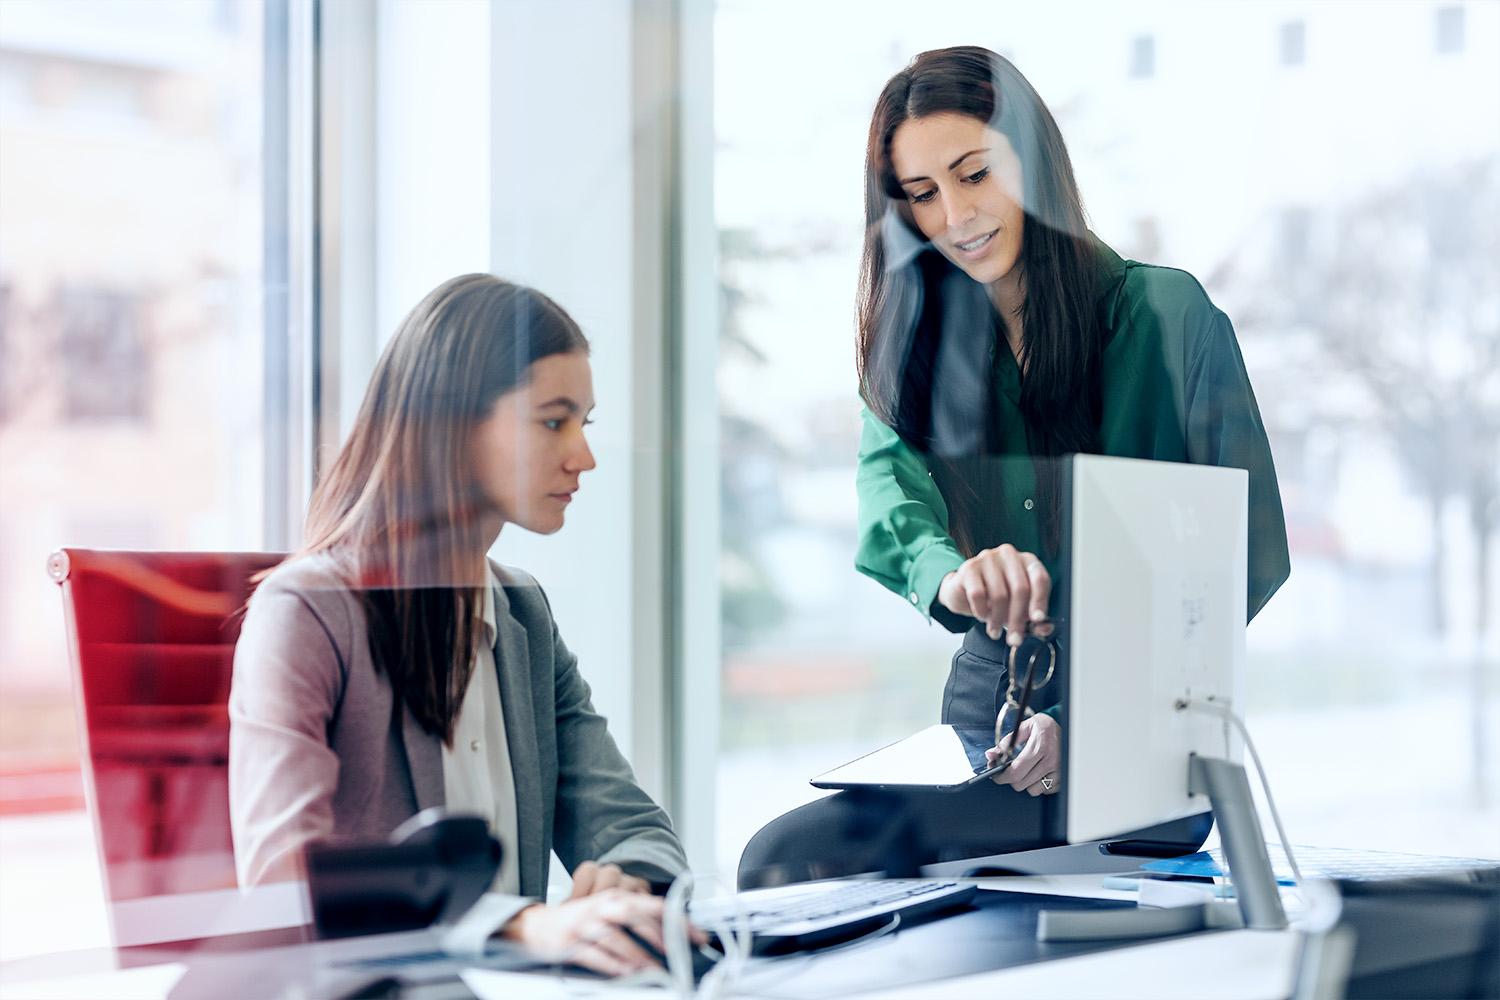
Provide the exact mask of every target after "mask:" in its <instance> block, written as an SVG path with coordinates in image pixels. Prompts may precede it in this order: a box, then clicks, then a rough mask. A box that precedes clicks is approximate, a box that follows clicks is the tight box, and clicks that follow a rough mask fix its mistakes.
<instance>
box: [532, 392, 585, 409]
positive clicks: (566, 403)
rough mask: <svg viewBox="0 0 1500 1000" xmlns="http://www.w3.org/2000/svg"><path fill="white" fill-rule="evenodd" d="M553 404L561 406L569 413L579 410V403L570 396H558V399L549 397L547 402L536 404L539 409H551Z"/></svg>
mask: <svg viewBox="0 0 1500 1000" xmlns="http://www.w3.org/2000/svg"><path fill="white" fill-rule="evenodd" d="M553 406H561V407H563V408H565V409H566V410H567V411H568V412H569V413H577V412H578V410H579V406H578V404H577V403H576V402H574V401H573V399H572V398H571V397H569V396H558V397H557V398H556V399H549V400H547V401H546V402H545V403H538V404H536V408H537V409H538V410H545V409H549V408H550V407H553Z"/></svg>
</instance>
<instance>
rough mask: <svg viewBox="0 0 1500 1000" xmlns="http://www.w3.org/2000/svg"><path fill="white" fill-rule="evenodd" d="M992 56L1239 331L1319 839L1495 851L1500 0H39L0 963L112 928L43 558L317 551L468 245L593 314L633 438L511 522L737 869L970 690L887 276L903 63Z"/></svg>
mask: <svg viewBox="0 0 1500 1000" xmlns="http://www.w3.org/2000/svg"><path fill="white" fill-rule="evenodd" d="M952 44H980V45H985V46H988V47H990V48H993V49H995V50H996V51H999V52H1001V53H1002V54H1004V55H1005V56H1007V57H1008V58H1010V59H1011V60H1012V61H1013V62H1015V64H1016V65H1017V66H1018V67H1019V68H1020V70H1021V71H1022V72H1023V73H1024V74H1026V76H1027V77H1028V78H1029V79H1030V80H1031V81H1032V83H1033V84H1034V85H1035V86H1036V88H1037V90H1038V91H1039V92H1040V93H1041V95H1042V97H1043V99H1044V100H1045V101H1046V102H1047V104H1048V106H1049V107H1050V108H1051V109H1052V111H1053V113H1054V114H1055V115H1056V117H1057V119H1058V121H1059V124H1060V126H1061V128H1062V130H1063V134H1064V137H1065V138H1066V140H1067V143H1068V146H1069V150H1070V152H1071V155H1072V158H1073V162H1074V166H1075V169H1076V171H1077V174H1078V180H1079V183H1080V186H1081V189H1082V192H1083V196H1084V200H1085V206H1086V208H1087V210H1088V213H1089V217H1090V220H1091V225H1092V227H1093V229H1094V231H1095V232H1096V233H1097V234H1098V235H1099V237H1100V238H1101V239H1103V240H1104V241H1105V242H1107V243H1109V244H1110V245H1112V246H1113V247H1114V248H1115V249H1116V250H1118V251H1119V252H1120V253H1121V254H1122V255H1124V256H1126V257H1131V258H1135V259H1137V260H1142V261H1147V262H1151V263H1159V264H1166V265H1170V266H1173V267H1179V268H1183V269H1186V270H1188V271H1190V272H1192V273H1193V274H1194V275H1195V276H1196V277H1197V278H1198V279H1199V280H1200V281H1201V282H1202V283H1203V284H1204V286H1205V287H1206V289H1207V290H1208V293H1209V295H1210V296H1211V297H1212V298H1213V299H1214V301H1215V302H1216V303H1217V304H1218V305H1219V307H1220V308H1222V309H1223V310H1225V311H1226V312H1227V313H1228V315H1229V316H1230V318H1231V319H1232V320H1233V321H1234V323H1235V328H1236V331H1237V333H1238V336H1239V339H1240V344H1241V347H1242V349H1243V351H1244V354H1245V358H1246V362H1247V365H1248V367H1249V370H1250V374H1251V379H1252V382H1253V385H1254V387H1255V391H1256V394H1257V397H1258V399H1259V402H1260V406H1261V410H1262V414H1263V416H1264V418H1265V421H1266V424H1267V426H1268V429H1269V432H1270V436H1271V443H1272V447H1273V451H1274V454H1275V458H1276V463H1277V470H1278V473H1279V476H1280V480H1281V488H1282V496H1283V502H1284V504H1285V507H1286V513H1287V521H1288V530H1289V535H1290V544H1291V551H1292V576H1291V579H1290V580H1289V582H1288V583H1287V584H1286V585H1285V586H1284V587H1283V588H1282V590H1281V591H1280V593H1278V594H1277V596H1276V597H1275V598H1274V599H1273V600H1272V601H1271V603H1270V605H1269V606H1268V607H1267V609H1266V610H1265V611H1264V612H1263V613H1262V614H1261V615H1260V616H1259V617H1258V618H1257V619H1256V621H1255V622H1254V623H1253V624H1252V626H1251V628H1250V633H1249V648H1250V679H1249V685H1248V697H1249V704H1248V705H1247V706H1246V711H1247V713H1248V717H1249V723H1250V727H1251V731H1252V733H1253V734H1254V735H1255V737H1256V740H1257V743H1258V745H1259V747H1260V748H1261V751H1262V753H1263V755H1264V757H1265V760H1266V765H1267V768H1268V771H1269V776H1270V779H1271V781H1272V782H1273V784H1274V787H1275V789H1276V791H1277V795H1278V804H1279V806H1280V808H1281V810H1282V813H1283V816H1284V818H1285V820H1286V823H1287V826H1288V832H1289V834H1290V836H1291V837H1292V838H1293V839H1294V840H1295V841H1297V842H1299V843H1308V844H1317V845H1328V846H1351V847H1366V848H1382V849H1388V850H1398V851H1411V852H1424V853H1443V854H1458V855H1480V856H1490V857H1496V856H1500V565H1497V564H1500V544H1497V543H1500V228H1497V226H1496V225H1495V220H1496V219H1497V218H1500V5H1496V4H1493V3H1485V2H1475V0H1471V2H1394V0H1393V2H1385V3H1380V4H1368V5H1355V4H1330V3H1319V2H1300V3H1299V2H1289V0H1279V2H1270V0H1266V2H1258V0H1257V2H1234V3H1212V2H1210V3H1202V2H1199V3H1150V2H1148V3H1137V4H1132V5H1129V6H1128V7H1120V6H1118V5H1112V4H1106V3H1097V4H1095V3H1078V2H1073V3H1054V4H1023V3H1000V4H987V5H975V4H969V3H964V4H960V3H946V2H929V3H927V4H924V5H921V6H920V8H913V7H912V6H911V5H910V4H896V3H886V2H858V3H856V2H824V3H819V4H800V3H794V2H780V0H721V2H719V3H709V2H706V0H680V2H676V3H673V2H667V0H661V2H654V0H653V2H641V3H636V4H631V3H628V2H626V0H569V2H563V3H542V2H540V0H537V2H535V3H526V2H518V3H517V2H512V3H506V2H500V0H495V2H493V3H491V2H490V0H368V2H366V0H321V2H319V0H136V2H131V0H116V2H102V0H4V2H3V3H0V887H3V897H0V959H7V958H13V957H17V956H19V955H25V954H34V953H38V952H42V951H49V950H59V949H61V948H64V947H81V946H85V945H88V944H96V943H98V944H102V943H103V942H104V938H105V923H104V917H103V902H102V890H101V888H100V879H99V875H98V869H97V862H96V860H95V852H94V844H93V837H94V834H93V832H92V830H91V828H90V826H89V823H88V821H87V819H86V817H85V813H84V811H83V810H84V800H83V792H82V788H83V785H82V781H81V778H80V757H79V743H78V733H77V730H76V724H75V720H74V709H73V702H72V698H73V695H72V690H71V686H70V685H71V682H70V674H69V667H68V658H67V651H66V647H65V644H64V632H63V623H62V615H61V607H60V602H59V600H58V595H57V593H56V587H54V586H53V584H52V583H51V582H50V581H49V580H48V579H47V577H46V575H45V572H44V566H45V560H46V556H47V554H48V553H49V552H50V551H51V550H52V549H54V548H57V547H59V546H61V545H65V544H66V545H78V546H94V547H122V548H154V549H224V550H228V549H267V550H278V549H286V548H289V547H292V546H293V545H295V542H296V537H297V531H298V526H299V520H300V512H301V510H302V509H303V507H304V505H305V502H306V497H307V491H308V489H309V488H310V483H311V482H312V481H313V478H314V477H315V475H316V473H317V469H318V467H319V463H320V462H322V461H325V460H326V457H327V453H328V450H329V448H330V447H332V446H334V445H336V443H337V442H338V440H339V439H340V437H341V435H342V433H343V431H344V430H345V429H347V426H348V420H349V417H350V415H351V413H352V410H353V408H354V407H355V406H356V405H357V403H358V398H359V394H360V392H361V390H362V386H363V384H364V381H365V379H366V377H367V376H368V373H369V370H370V366H371V364H373V360H374V358H375V356H376V355H377V353H378V351H379V349H380V347H381V345H382V344H383V343H384V340H385V338H386V337H387V336H389V334H390V332H391V331H392V330H393V329H394V327H395V324H396V322H397V321H398V320H399V318H400V316H401V315H402V314H403V313H404V312H405V310H406V309H408V308H409V307H410V306H411V305H412V304H414V303H415V302H416V300H417V299H418V298H419V297H420V296H421V294H422V293H423V292H425V291H426V290H427V288H429V287H430V286H431V285H433V284H435V283H436V282H437V281H439V280H442V279H443V278H445V277H448V276H450V275H452V274H455V273H459V272H461V271H469V270H491V271H494V272H496V273H499V274H502V275H505V276H507V277H513V278H517V279H519V280H523V281H528V282H530V283H533V284H535V285H537V286H538V287H540V288H542V290H544V291H547V292H548V293H549V294H552V295H554V296H555V297H557V298H558V300H559V301H560V302H562V304H563V305H564V306H565V307H567V308H568V309H569V310H570V311H572V312H573V313H574V315H575V316H576V317H577V318H578V319H579V320H580V322H581V323H582V325H583V326H584V328H585V330H586V331H587V332H588V333H589V335H590V337H591V338H592V339H593V341H594V344H595V351H594V364H595V378H596V387H597V390H598V392H597V394H598V397H599V400H600V412H599V418H600V422H599V425H598V427H597V428H596V437H595V441H596V445H597V447H596V452H597V453H598V454H599V457H600V470H599V471H598V472H597V473H595V474H591V479H590V480H588V481H586V485H587V486H589V487H590V488H589V489H585V490H584V491H583V492H582V493H581V494H580V498H579V503H578V504H577V505H576V509H575V511H574V512H573V513H571V514H570V526H569V530H568V531H567V532H564V533H562V534H561V535H559V536H556V537H555V538H548V539H536V538H522V537H519V536H518V537H511V536H505V537H503V538H502V541H501V543H500V545H499V549H498V551H497V555H498V556H499V557H500V558H502V559H504V560H505V561H508V562H514V563H517V564H519V565H522V566H525V567H526V568H527V569H528V570H530V571H531V572H533V573H534V574H535V575H536V576H537V577H538V578H539V579H540V580H541V581H542V583H543V584H544V585H545V586H547V587H548V590H549V594H551V595H552V597H553V602H554V605H555V606H556V607H557V613H558V618H559V621H560V624H561V627H562V630H563V633H564V635H566V636H568V637H569V641H570V644H571V645H572V646H573V647H574V649H575V651H577V652H578V653H579V655H580V658H581V663H582V667H583V670H584V672H585V674H586V675H587V676H588V677H589V679H590V681H591V682H592V683H593V684H594V688H595V692H596V701H597V703H598V704H599V706H600V707H601V708H602V709H603V710H604V711H605V712H606V713H607V714H608V715H609V716H610V718H611V725H612V728H613V729H614V730H615V732H616V734H617V737H618V738H619V739H620V741H621V744H622V746H623V747H624V748H625V749H626V751H627V753H628V754H629V755H630V756H631V758H632V761H633V762H634V763H635V765H636V767H637V770H638V772H639V773H640V774H641V777H642V780H643V782H644V783H645V784H646V785H647V787H648V788H649V789H651V790H652V791H653V792H654V793H655V794H658V795H660V796H661V797H662V798H664V799H665V800H666V801H667V802H668V804H669V806H670V807H671V809H672V811H673V813H674V816H675V817H676V819H677V822H678V825H679V827H680V828H681V829H682V831H683V833H684V836H685V838H686V839H687V842H688V846H689V851H690V855H691V857H692V860H693V862H694V864H695V866H697V867H698V868H700V869H702V870H704V871H718V872H730V871H732V869H733V867H734V865H735V863H736V861H737V859H738V855H739V851H740V849H741V848H742V847H743V845H744V843H745V842H746V841H747V840H748V839H749V837H750V836H751V834H753V832H754V831H755V830H756V829H757V828H758V827H759V826H760V825H761V824H762V823H764V822H766V821H768V820H769V819H771V818H773V817H774V816H775V815H778V814H779V813H781V812H782V811H784V810H786V809H788V808H791V807H793V806H795V805H797V804H800V803H801V802H804V801H808V800H810V799H811V798H813V797H815V796H816V794H818V793H817V792H816V790H814V789H812V788H810V787H809V786H808V785H807V784H806V779H807V778H808V777H809V776H811V775H813V774H815V773H818V772H820V771H822V770H825V769H826V768H827V767H829V766H831V765H833V764H837V763H840V762H842V761H843V760H846V759H848V758H849V757H852V756H854V755H856V754H858V753H862V752H864V751H866V750H868V749H870V748H872V747H874V746H877V745H879V744H881V743H883V742H888V741H889V740H891V739H895V738H897V737H899V736H902V735H905V734H907V733H909V732H911V731H914V730H915V729H917V728H920V727H922V726H925V725H928V724H930V723H931V722H934V721H936V719H937V715H938V709H939V698H940V693H941V689H942V683H943V679H944V677H945V675H946V672H947V669H948V659H949V656H950V655H951V652H952V650H953V649H954V647H955V646H956V645H957V637H955V636H951V635H949V634H948V633H946V632H944V631H943V630H942V629H941V628H940V627H938V626H936V625H933V626H928V625H927V624H926V623H925V622H924V620H923V619H922V618H921V617H920V616H919V615H918V614H916V613H915V612H913V611H912V610H911V609H910V608H909V607H907V606H906V604H905V602H903V601H902V600H900V599H899V598H898V597H896V596H895V595H892V594H889V593H886V592H885V591H884V590H882V589H881V588H880V587H879V586H878V585H876V584H874V583H873V582H871V581H869V580H867V579H864V578H863V577H861V576H859V575H858V574H857V573H856V572H855V571H854V569H853V554H854V548H855V495H854V479H853V473H854V458H855V449H856V442H857V435H858V401H857V394H856V385H855V379H854V371H853V334H854V312H853V298H854V288H855V280H856V275H857V266H858V255H859V251H860V245H861V239H862V234H863V207H862V203H861V199H862V176H863V154H864V143H865V132H866V129H867V127H868V123H869V114H870V110H871V108H872V106H873V102H874V98H875V95H876V94H877V93H878V91H879V89H880V87H881V85H882V84H883V83H884V82H885V80H886V79H887V78H888V77H889V76H890V75H891V74H892V73H894V72H895V71H896V70H897V69H899V68H900V67H901V66H902V65H904V64H905V63H906V61H907V60H908V59H909V58H910V57H911V56H912V55H914V54H915V53H917V52H919V51H922V50H924V49H929V48H935V47H940V46H945V45H952ZM44 887H45V889H46V893H45V895H46V896H47V897H48V898H49V899H51V900H52V901H53V902H52V903H50V904H49V906H48V907H47V908H45V909H44V910H42V911H38V910H37V908H36V907H35V906H32V905H29V904H28V903H27V900H32V899H36V898H41V895H43V893H42V889H43V888H44Z"/></svg>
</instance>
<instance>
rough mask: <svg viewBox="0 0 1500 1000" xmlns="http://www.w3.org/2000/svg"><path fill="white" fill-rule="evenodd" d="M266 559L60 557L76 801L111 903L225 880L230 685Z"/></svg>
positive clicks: (229, 879) (230, 854)
mask: <svg viewBox="0 0 1500 1000" xmlns="http://www.w3.org/2000/svg"><path fill="white" fill-rule="evenodd" d="M283 558H285V557H284V556H282V555H280V554H278V553H267V552H232V553H230V552H107V551H97V550H90V549H60V550H58V551H57V552H54V553H53V554H52V556H51V557H50V558H49V559H48V561H47V571H48V573H49V574H50V575H51V577H52V579H53V580H54V581H56V583H57V584H58V585H59V586H60V587H61V588H62V596H63V612H64V615H65V616H66V622H67V630H68V648H69V654H70V658H71V660H72V667H73V677H74V690H75V692H76V693H77V705H78V713H79V722H80V730H81V732H82V739H83V748H84V793H85V796H86V799H87V801H88V804H89V811H90V813H91V815H92V817H93V821H94V828H95V833H96V835H97V837H98V842H99V850H100V856H101V861H102V864H103V867H104V884H105V892H106V894H107V896H108V898H109V900H110V903H111V905H112V906H114V905H115V904H119V903H120V902H122V901H125V900H136V899H143V898H145V897H151V896H163V895H176V894H179V893H186V892H197V891H204V890H211V889H224V888H228V887H232V886H234V885H235V874H234V846H233V843H232V841H231V839H230V833H229V795H228V764H229V716H228V707H227V705H228V699H229V679H230V671H231V666H232V664H233V661H234V644H235V642H236V640H238V638H239V633H240V619H241V609H242V608H243V607H244V604H245V601H246V599H247V598H248V597H249V594H250V592H251V590H252V589H254V588H253V585H252V584H251V582H250V578H251V576H253V575H254V574H256V573H258V572H259V571H261V570H264V569H267V568H269V567H271V566H275V565H276V564H277V563H279V562H280V561H281V560H282V559H283Z"/></svg>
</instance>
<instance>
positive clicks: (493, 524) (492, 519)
mask: <svg viewBox="0 0 1500 1000" xmlns="http://www.w3.org/2000/svg"><path fill="white" fill-rule="evenodd" d="M503 527H505V519H504V518H503V517H501V516H500V514H499V513H498V512H497V511H493V510H492V511H486V512H485V513H483V514H481V515H479V537H480V538H483V539H484V540H485V545H484V552H482V553H480V557H481V559H483V558H487V557H488V554H489V551H490V549H492V548H494V547H495V543H496V542H498V541H499V540H500V529H501V528H503Z"/></svg>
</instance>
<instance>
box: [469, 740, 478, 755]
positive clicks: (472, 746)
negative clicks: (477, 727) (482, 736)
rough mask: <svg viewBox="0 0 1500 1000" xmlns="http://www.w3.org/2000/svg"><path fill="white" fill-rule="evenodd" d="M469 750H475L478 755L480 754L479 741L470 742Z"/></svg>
mask: <svg viewBox="0 0 1500 1000" xmlns="http://www.w3.org/2000/svg"><path fill="white" fill-rule="evenodd" d="M469 749H470V750H473V751H474V752H475V753H478V752H479V741H478V740H470V741H469Z"/></svg>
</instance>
